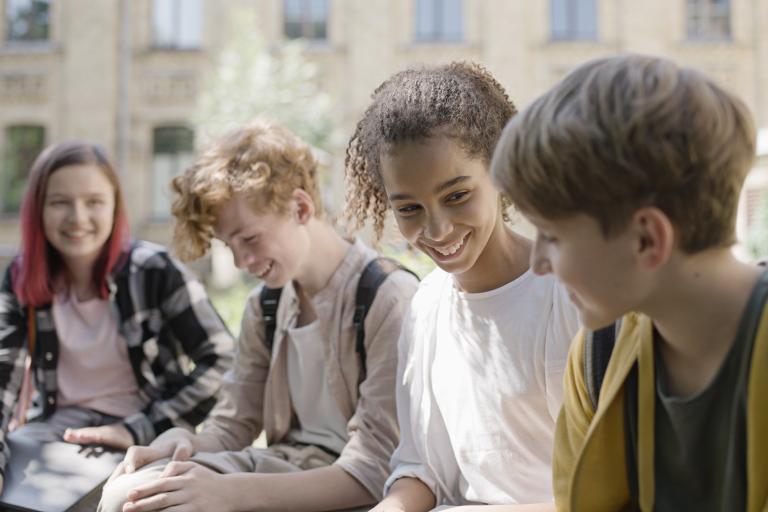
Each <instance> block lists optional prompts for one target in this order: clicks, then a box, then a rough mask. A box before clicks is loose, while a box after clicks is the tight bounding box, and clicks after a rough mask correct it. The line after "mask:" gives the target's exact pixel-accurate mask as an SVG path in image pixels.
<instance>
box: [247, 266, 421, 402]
mask: <svg viewBox="0 0 768 512" xmlns="http://www.w3.org/2000/svg"><path fill="white" fill-rule="evenodd" d="M395 270H404V271H406V272H408V273H409V274H411V275H413V277H415V278H416V279H418V278H419V277H418V276H417V275H416V274H414V273H413V272H412V271H411V270H409V269H407V268H406V267H404V266H403V265H401V264H400V263H399V262H397V261H395V260H393V259H391V258H384V257H379V258H375V259H373V260H371V261H370V262H368V264H367V265H366V266H365V268H364V269H363V272H362V274H360V280H359V281H358V283H357V293H356V294H355V314H354V317H353V318H352V325H353V326H354V328H355V331H356V332H357V337H356V340H355V352H357V355H358V358H359V360H360V378H359V379H358V382H357V384H358V387H359V386H360V384H361V383H362V382H363V381H364V380H365V377H366V375H367V373H368V369H367V366H366V353H365V317H366V316H367V315H368V311H369V310H370V309H371V305H372V304H373V300H374V299H375V298H376V292H378V291H379V286H381V284H382V283H383V282H384V280H385V279H386V278H387V277H388V276H389V274H391V273H392V272H394V271H395ZM282 293H283V289H282V288H267V287H266V286H265V287H264V288H263V289H262V290H261V295H260V296H259V303H260V304H261V312H262V315H263V317H264V327H265V336H264V343H265V344H266V346H267V349H268V350H269V351H270V353H271V352H272V345H273V344H274V341H275V329H276V328H277V306H278V305H279V304H280V295H281V294H282Z"/></svg>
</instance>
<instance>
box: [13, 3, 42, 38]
mask: <svg viewBox="0 0 768 512" xmlns="http://www.w3.org/2000/svg"><path fill="white" fill-rule="evenodd" d="M49 10H50V2H49V0H5V19H6V22H7V25H6V38H7V39H8V40H9V41H47V40H48V32H49V29H50V17H49Z"/></svg>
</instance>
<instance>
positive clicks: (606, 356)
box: [584, 319, 621, 410]
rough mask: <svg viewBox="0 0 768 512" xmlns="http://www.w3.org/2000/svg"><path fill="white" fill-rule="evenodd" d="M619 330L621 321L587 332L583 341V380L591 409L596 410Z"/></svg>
mask: <svg viewBox="0 0 768 512" xmlns="http://www.w3.org/2000/svg"><path fill="white" fill-rule="evenodd" d="M620 330H621V319H618V320H617V321H616V322H615V323H613V324H611V325H609V326H607V327H603V328H602V329H598V330H596V331H587V333H586V335H585V336H586V338H585V340H584V380H585V382H586V384H587V393H588V394H589V399H590V400H591V401H592V407H593V408H594V409H595V410H597V402H598V399H599V398H600V388H602V386H603V380H604V379H605V372H606V370H607V369H608V362H609V361H610V360H611V354H612V353H613V347H614V345H615V344H616V338H617V337H618V335H619V331H620Z"/></svg>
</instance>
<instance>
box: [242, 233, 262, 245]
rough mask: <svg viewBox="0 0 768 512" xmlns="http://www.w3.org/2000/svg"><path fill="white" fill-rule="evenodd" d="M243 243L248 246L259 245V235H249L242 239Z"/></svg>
mask: <svg viewBox="0 0 768 512" xmlns="http://www.w3.org/2000/svg"><path fill="white" fill-rule="evenodd" d="M243 243H246V244H248V245H252V244H257V243H259V235H251V236H247V237H245V238H243Z"/></svg>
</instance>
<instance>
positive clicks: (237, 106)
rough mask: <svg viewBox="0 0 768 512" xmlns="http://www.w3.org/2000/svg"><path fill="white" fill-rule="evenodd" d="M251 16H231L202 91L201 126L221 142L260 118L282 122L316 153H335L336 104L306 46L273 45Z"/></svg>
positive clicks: (294, 42)
mask: <svg viewBox="0 0 768 512" xmlns="http://www.w3.org/2000/svg"><path fill="white" fill-rule="evenodd" d="M254 25H255V23H254V19H253V16H252V15H251V14H250V13H247V12H241V13H236V15H234V16H233V17H232V27H233V30H232V31H231V35H230V37H229V39H228V42H227V44H226V45H225V46H224V47H223V48H222V50H221V52H220V53H219V55H218V58H217V61H216V66H215V70H214V72H213V73H212V74H211V75H210V80H209V81H208V83H207V84H206V85H205V86H204V88H203V90H202V91H201V96H200V104H199V108H198V115H197V122H198V124H199V125H200V127H201V128H202V130H203V131H204V132H205V134H206V135H208V136H209V137H217V136H220V135H221V134H223V133H225V132H226V131H227V130H230V129H232V128H234V127H236V126H240V125H242V124H244V123H246V122H247V121H248V120H250V119H252V118H253V117H256V116H257V115H265V116H267V117H269V118H272V119H275V120H276V121H278V122H280V123H281V124H283V125H284V126H286V127H287V128H289V129H290V130H292V131H293V132H294V133H296V134H297V135H298V136H299V137H301V138H302V139H304V140H305V141H307V142H308V143H310V144H312V145H313V146H315V147H316V148H320V149H322V150H325V151H332V150H333V149H334V147H336V146H337V145H338V142H339V140H338V135H337V133H336V130H335V129H334V125H333V122H332V118H331V109H332V106H333V105H332V102H331V98H330V96H329V95H328V94H326V93H325V92H323V91H322V90H321V89H320V88H319V86H318V82H317V69H316V67H315V66H314V65H313V64H312V63H310V62H308V61H307V60H306V59H305V58H304V56H303V44H302V42H301V41H289V42H286V43H285V44H281V45H280V46H279V47H278V46H274V47H273V46H268V45H267V44H266V43H265V41H264V39H263V38H262V37H261V36H260V35H259V34H258V33H257V32H256V31H255V30H254V29H253V27H254Z"/></svg>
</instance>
